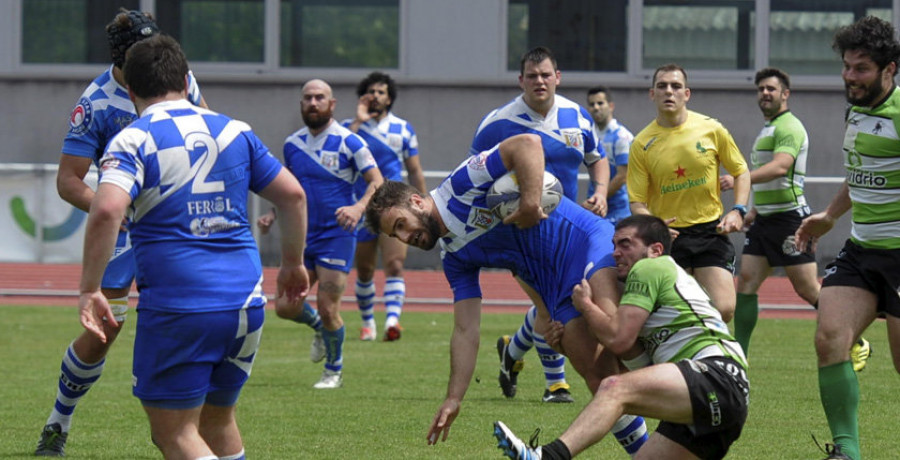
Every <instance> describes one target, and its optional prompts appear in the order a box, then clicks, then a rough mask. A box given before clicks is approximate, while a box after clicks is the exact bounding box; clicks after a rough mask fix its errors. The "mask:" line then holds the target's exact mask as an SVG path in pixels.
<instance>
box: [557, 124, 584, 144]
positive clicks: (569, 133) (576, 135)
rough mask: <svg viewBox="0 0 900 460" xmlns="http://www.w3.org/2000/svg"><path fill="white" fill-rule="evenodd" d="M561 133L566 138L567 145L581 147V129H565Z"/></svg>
mask: <svg viewBox="0 0 900 460" xmlns="http://www.w3.org/2000/svg"><path fill="white" fill-rule="evenodd" d="M560 133H561V134H562V135H563V137H564V138H565V139H566V147H575V148H581V130H579V129H564V130H562V131H561V132H560Z"/></svg>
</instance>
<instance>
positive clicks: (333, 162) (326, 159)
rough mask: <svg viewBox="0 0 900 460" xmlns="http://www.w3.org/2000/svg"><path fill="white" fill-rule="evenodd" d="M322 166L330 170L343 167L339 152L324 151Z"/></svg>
mask: <svg viewBox="0 0 900 460" xmlns="http://www.w3.org/2000/svg"><path fill="white" fill-rule="evenodd" d="M321 161H322V166H324V167H325V169H327V170H329V171H337V170H339V169H341V164H340V163H341V161H340V159H339V158H338V153H337V152H322V160H321Z"/></svg>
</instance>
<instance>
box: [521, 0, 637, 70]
mask: <svg viewBox="0 0 900 460" xmlns="http://www.w3.org/2000/svg"><path fill="white" fill-rule="evenodd" d="M627 13H628V2H626V1H616V2H609V1H607V2H599V1H596V0H509V5H508V8H507V32H508V34H507V69H509V70H515V71H518V70H519V66H520V60H521V57H522V55H523V54H525V52H526V51H528V50H529V49H531V48H534V47H535V46H546V47H548V48H550V50H552V51H553V55H554V56H555V57H556V62H557V64H558V66H559V68H560V69H561V70H563V71H566V70H592V71H609V72H624V71H625V68H626V67H625V64H626V58H625V56H626V51H627V42H628V27H627V25H628V20H627Z"/></svg>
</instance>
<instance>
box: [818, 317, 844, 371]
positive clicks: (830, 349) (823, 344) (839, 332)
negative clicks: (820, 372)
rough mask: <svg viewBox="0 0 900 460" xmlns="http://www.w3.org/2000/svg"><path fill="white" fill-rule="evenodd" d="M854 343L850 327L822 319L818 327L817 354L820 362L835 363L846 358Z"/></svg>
mask: <svg viewBox="0 0 900 460" xmlns="http://www.w3.org/2000/svg"><path fill="white" fill-rule="evenodd" d="M852 344H853V336H852V332H851V331H850V329H849V328H846V327H839V326H834V325H831V324H829V323H828V322H822V321H820V322H819V324H818V326H817V327H816V335H815V345H816V356H817V357H818V358H819V363H820V364H833V363H837V362H840V361H842V360H844V359H846V358H847V357H849V353H850V346H851V345H852Z"/></svg>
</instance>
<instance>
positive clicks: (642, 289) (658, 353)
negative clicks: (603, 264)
mask: <svg viewBox="0 0 900 460" xmlns="http://www.w3.org/2000/svg"><path fill="white" fill-rule="evenodd" d="M620 303H621V305H634V306H636V307H640V308H643V309H645V310H647V311H649V312H650V316H649V317H648V318H647V322H645V323H644V326H643V327H642V328H641V332H640V334H639V336H638V340H640V342H641V345H643V346H644V350H646V352H647V354H649V355H650V358H651V360H652V361H653V363H654V364H659V363H665V362H677V361H680V360H682V359H699V358H705V357H708V356H727V357H730V358H732V359H734V360H735V361H737V362H739V363H741V364H742V365H743V366H744V368H746V367H747V360H746V358H745V357H744V352H743V350H741V346H740V345H739V344H738V343H737V342H736V341H735V340H734V337H733V336H732V335H731V333H730V332H729V331H728V326H727V325H726V324H725V322H724V321H722V316H721V315H720V314H719V311H718V310H716V308H715V307H713V305H712V302H711V301H710V300H709V296H708V295H707V294H706V291H704V290H703V288H702V287H700V284H699V283H697V280H695V279H694V277H693V276H691V275H688V273H687V272H685V271H684V269H682V268H681V267H679V266H678V264H677V263H675V259H672V257H671V256H660V257H657V258H653V259H641V260H639V261H637V262H636V263H635V264H634V266H633V267H631V271H630V272H629V273H628V278H627V279H626V280H625V293H624V294H623V295H622V300H621V302H620Z"/></svg>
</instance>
